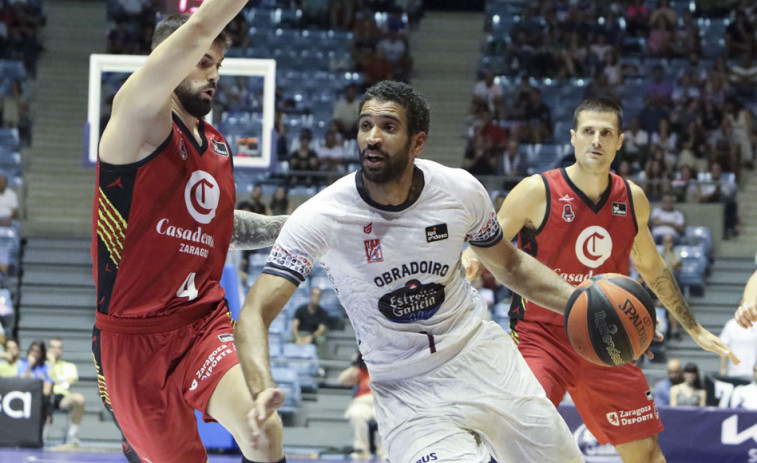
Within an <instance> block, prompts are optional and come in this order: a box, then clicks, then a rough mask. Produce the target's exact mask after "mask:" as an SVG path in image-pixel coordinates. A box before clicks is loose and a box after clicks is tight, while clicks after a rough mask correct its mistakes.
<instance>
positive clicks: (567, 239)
mask: <svg viewBox="0 0 757 463" xmlns="http://www.w3.org/2000/svg"><path fill="white" fill-rule="evenodd" d="M542 179H543V180H544V185H545V187H546V190H547V198H548V202H547V210H546V214H545V218H544V221H543V222H542V224H541V226H540V227H539V228H538V229H537V230H535V231H534V230H528V229H526V228H524V229H523V230H521V231H520V233H519V234H518V246H519V247H520V248H521V249H522V250H523V251H525V252H527V253H529V254H531V255H532V256H534V257H535V258H536V259H537V260H538V261H539V262H542V263H543V264H544V265H546V266H548V267H549V268H551V269H553V270H554V271H555V272H557V273H558V274H559V275H560V276H561V277H563V278H564V279H565V281H567V282H568V283H571V284H573V285H578V284H580V283H581V282H582V281H584V280H586V279H588V278H591V277H592V276H594V275H597V274H600V273H607V272H614V273H622V274H624V275H627V274H628V263H629V258H630V254H631V248H632V247H633V241H634V238H635V237H636V232H637V231H638V225H637V223H636V216H635V214H634V207H633V198H632V196H631V190H630V187H629V186H628V183H627V182H626V181H625V180H623V179H622V178H621V177H619V176H617V175H615V174H612V173H611V174H610V182H609V185H608V186H607V190H605V192H604V193H602V196H601V198H600V199H599V202H597V203H596V204H595V203H594V202H592V201H591V200H590V199H589V198H588V197H587V196H586V195H585V194H584V193H583V192H582V191H581V190H579V189H578V187H576V185H575V184H574V183H573V182H572V181H571V180H570V178H568V174H567V173H566V172H565V169H554V170H550V171H547V172H544V173H543V174H542ZM524 318H525V320H526V321H536V322H541V323H551V324H558V325H562V324H563V316H562V315H559V314H557V313H555V312H552V311H551V310H549V309H545V308H544V307H541V306H539V305H537V304H535V303H533V302H531V301H527V300H525V299H523V298H521V297H515V298H514V299H513V304H512V306H511V307H510V319H511V320H512V321H513V322H517V320H520V319H524Z"/></svg>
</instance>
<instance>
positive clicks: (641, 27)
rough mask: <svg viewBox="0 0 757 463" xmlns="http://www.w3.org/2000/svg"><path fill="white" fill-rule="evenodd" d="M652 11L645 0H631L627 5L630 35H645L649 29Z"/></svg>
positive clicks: (627, 28) (627, 26)
mask: <svg viewBox="0 0 757 463" xmlns="http://www.w3.org/2000/svg"><path fill="white" fill-rule="evenodd" d="M649 17H650V12H649V9H648V8H647V5H645V4H644V0H631V2H630V3H629V4H628V7H626V30H627V32H628V34H629V35H632V36H639V35H644V34H645V33H646V31H647V30H649V23H650V21H649V19H650V18H649Z"/></svg>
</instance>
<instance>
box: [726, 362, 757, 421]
mask: <svg viewBox="0 0 757 463" xmlns="http://www.w3.org/2000/svg"><path fill="white" fill-rule="evenodd" d="M731 407H733V408H744V409H746V410H757V365H755V367H754V368H753V369H752V382H751V383H749V384H745V385H743V386H736V387H735V388H734V389H733V395H731Z"/></svg>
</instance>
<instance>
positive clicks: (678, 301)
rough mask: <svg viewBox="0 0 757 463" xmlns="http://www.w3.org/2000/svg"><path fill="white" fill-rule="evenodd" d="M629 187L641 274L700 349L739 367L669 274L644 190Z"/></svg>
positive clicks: (635, 252)
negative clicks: (699, 319)
mask: <svg viewBox="0 0 757 463" xmlns="http://www.w3.org/2000/svg"><path fill="white" fill-rule="evenodd" d="M629 184H630V185H631V193H632V195H633V203H634V209H635V212H636V222H637V223H638V226H639V232H638V233H637V234H636V238H635V239H634V242H633V249H632V250H631V258H632V259H633V261H634V263H635V264H636V268H637V269H638V270H639V273H640V274H641V276H642V277H643V278H644V281H646V283H647V284H648V285H649V287H650V288H652V290H653V291H654V293H655V294H656V295H657V297H658V298H659V299H660V301H661V302H662V303H663V305H664V306H665V308H666V309H668V311H669V312H670V313H671V314H672V315H673V316H674V317H675V318H676V320H678V322H679V323H681V326H683V328H684V329H685V330H686V331H687V332H688V333H689V335H691V337H692V338H694V341H696V343H697V344H699V347H701V348H702V349H704V350H709V351H711V352H714V353H716V354H718V355H720V356H721V357H722V356H725V355H727V356H728V357H730V358H731V361H732V362H733V363H735V364H738V363H739V359H738V358H737V357H736V355H734V353H733V352H732V351H731V350H730V349H729V348H728V346H726V345H725V344H723V342H722V341H721V340H720V339H719V338H718V337H717V336H715V335H714V334H712V333H710V332H709V331H707V330H706V329H705V328H704V327H703V326H702V325H700V324H699V323H698V322H697V320H696V318H695V317H694V314H693V313H692V312H691V309H690V308H689V305H688V304H687V303H686V299H685V298H684V297H683V294H681V290H680V288H679V287H678V283H677V282H676V279H675V277H674V276H673V272H671V271H670V269H669V268H668V266H667V265H666V264H665V261H664V260H663V259H662V256H661V255H660V253H659V252H657V245H655V242H654V239H653V238H652V234H651V233H650V232H649V227H648V221H649V201H648V200H647V197H646V195H644V192H643V191H642V190H641V188H639V187H638V186H637V185H635V184H633V183H631V182H629Z"/></svg>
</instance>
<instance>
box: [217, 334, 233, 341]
mask: <svg viewBox="0 0 757 463" xmlns="http://www.w3.org/2000/svg"><path fill="white" fill-rule="evenodd" d="M218 339H219V340H220V341H221V342H234V335H233V334H228V333H226V334H219V335H218Z"/></svg>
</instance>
